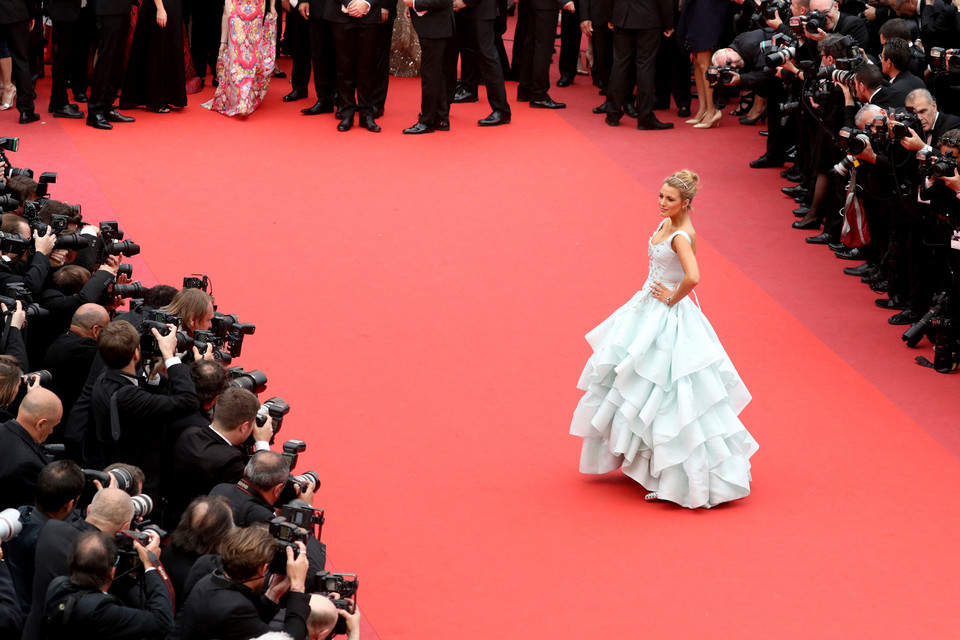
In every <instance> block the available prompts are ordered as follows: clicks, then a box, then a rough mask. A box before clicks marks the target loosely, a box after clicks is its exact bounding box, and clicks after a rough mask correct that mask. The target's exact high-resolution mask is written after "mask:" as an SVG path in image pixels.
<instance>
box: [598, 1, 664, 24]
mask: <svg viewBox="0 0 960 640" xmlns="http://www.w3.org/2000/svg"><path fill="white" fill-rule="evenodd" d="M610 21H611V22H612V23H613V25H614V26H615V27H620V28H621V29H656V30H657V31H667V30H669V29H673V3H672V2H671V1H670V0H613V10H612V14H611V20H610Z"/></svg>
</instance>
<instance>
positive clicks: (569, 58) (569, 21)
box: [558, 9, 583, 78]
mask: <svg viewBox="0 0 960 640" xmlns="http://www.w3.org/2000/svg"><path fill="white" fill-rule="evenodd" d="M582 39H583V32H582V31H580V9H574V10H573V11H572V12H570V11H561V12H560V61H559V64H558V67H559V69H560V75H561V77H567V78H572V77H574V76H575V75H577V61H578V60H579V59H580V41H581V40H582Z"/></svg>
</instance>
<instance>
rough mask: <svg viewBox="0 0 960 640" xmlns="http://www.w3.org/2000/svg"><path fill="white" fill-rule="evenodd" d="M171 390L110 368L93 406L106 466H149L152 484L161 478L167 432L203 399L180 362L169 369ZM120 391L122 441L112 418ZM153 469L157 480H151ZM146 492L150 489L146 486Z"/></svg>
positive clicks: (119, 415) (92, 399)
mask: <svg viewBox="0 0 960 640" xmlns="http://www.w3.org/2000/svg"><path fill="white" fill-rule="evenodd" d="M167 380H168V381H169V385H168V388H166V389H164V387H163V385H158V387H154V388H152V387H151V385H148V384H146V383H145V382H144V383H143V384H142V385H141V384H133V383H132V382H131V378H130V377H128V376H127V375H126V374H124V373H122V372H121V371H119V370H116V369H111V370H109V371H107V372H106V373H105V374H104V375H103V377H102V378H101V379H100V381H99V382H98V383H97V384H96V385H95V386H94V389H93V395H92V397H91V399H90V409H91V412H92V414H93V421H94V424H95V425H96V426H95V428H96V434H97V441H98V442H99V443H100V451H101V454H102V456H103V460H102V462H103V464H104V465H107V464H111V463H113V462H129V463H131V464H135V465H138V466H140V467H141V468H143V469H144V471H145V472H146V475H147V482H151V480H152V483H153V484H154V486H155V483H158V482H159V478H158V477H157V472H158V471H159V467H160V455H159V452H160V447H161V445H162V441H163V430H164V429H165V427H166V425H167V424H168V423H170V422H172V421H173V420H176V419H177V418H182V417H184V416H187V415H189V414H191V413H193V412H194V411H196V410H197V407H198V406H200V401H199V400H198V399H197V392H196V389H195V388H194V386H193V380H192V379H191V378H190V367H188V366H187V365H185V364H183V363H180V364H175V365H173V366H172V367H170V369H169V370H168V371H167ZM114 393H116V406H117V415H118V417H119V421H120V435H119V439H114V437H113V434H112V429H111V421H110V415H111V411H110V398H111V396H112V395H113V394H114ZM151 471H152V472H153V478H152V479H151ZM144 492H146V493H149V491H148V490H147V489H146V488H144Z"/></svg>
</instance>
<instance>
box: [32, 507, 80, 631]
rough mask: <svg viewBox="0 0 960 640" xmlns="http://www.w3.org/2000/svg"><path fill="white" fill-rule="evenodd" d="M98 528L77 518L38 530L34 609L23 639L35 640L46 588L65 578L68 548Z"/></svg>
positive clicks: (41, 617)
mask: <svg viewBox="0 0 960 640" xmlns="http://www.w3.org/2000/svg"><path fill="white" fill-rule="evenodd" d="M96 530H97V528H96V527H95V526H93V525H92V524H89V523H88V522H86V521H85V520H81V519H80V518H78V517H71V518H69V519H67V520H50V521H49V522H47V524H46V525H45V526H44V527H43V529H42V530H41V531H40V537H39V539H38V540H37V552H36V556H35V557H36V562H35V564H34V571H33V606H32V608H31V609H30V615H29V616H28V617H27V622H26V625H25V626H24V629H23V640H37V639H38V638H39V637H40V636H39V634H40V621H41V620H42V619H43V612H44V611H45V610H46V602H47V587H49V586H50V583H51V582H53V580H54V578H56V577H58V576H65V575H67V558H68V556H69V554H70V545H71V544H73V541H74V540H75V539H76V537H77V536H79V535H80V534H81V533H83V532H84V531H96Z"/></svg>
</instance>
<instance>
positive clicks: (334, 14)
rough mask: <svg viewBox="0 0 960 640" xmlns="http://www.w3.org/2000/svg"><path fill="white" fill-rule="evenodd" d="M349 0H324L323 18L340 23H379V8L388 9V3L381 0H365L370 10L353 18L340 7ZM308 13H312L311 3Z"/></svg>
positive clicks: (345, 4)
mask: <svg viewBox="0 0 960 640" xmlns="http://www.w3.org/2000/svg"><path fill="white" fill-rule="evenodd" d="M350 2H351V0H326V2H325V4H324V8H323V19H324V20H327V21H328V22H337V23H340V24H347V23H351V22H352V23H356V24H380V9H389V8H390V7H389V6H388V3H385V2H383V1H382V0H367V2H369V3H370V11H368V12H367V14H366V15H363V16H360V17H359V18H353V17H351V16H350V15H349V14H347V13H344V12H343V11H342V10H341V7H346V6H347V5H348V4H350ZM310 13H311V14H313V5H311V6H310Z"/></svg>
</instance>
